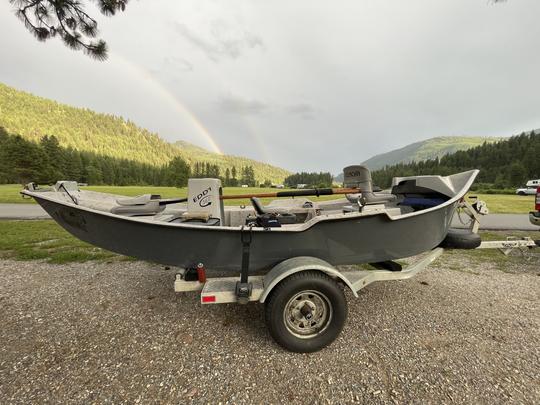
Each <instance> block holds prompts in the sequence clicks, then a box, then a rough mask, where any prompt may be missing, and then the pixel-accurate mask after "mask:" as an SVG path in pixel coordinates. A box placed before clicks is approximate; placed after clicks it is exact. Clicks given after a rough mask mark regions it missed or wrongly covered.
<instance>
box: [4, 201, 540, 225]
mask: <svg viewBox="0 0 540 405" xmlns="http://www.w3.org/2000/svg"><path fill="white" fill-rule="evenodd" d="M43 218H50V217H49V215H48V214H47V213H46V212H45V211H44V210H43V209H42V208H41V207H40V206H39V205H37V204H0V219H43ZM464 219H465V217H464ZM452 226H454V227H465V226H464V225H462V224H461V223H460V221H459V219H458V218H457V216H456V217H455V218H454V221H453V223H452ZM480 228H481V229H484V230H523V231H535V230H540V228H538V227H537V226H534V225H532V224H531V223H530V222H529V216H528V214H490V215H486V216H485V217H482V220H481V226H480Z"/></svg>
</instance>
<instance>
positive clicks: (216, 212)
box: [23, 165, 476, 228]
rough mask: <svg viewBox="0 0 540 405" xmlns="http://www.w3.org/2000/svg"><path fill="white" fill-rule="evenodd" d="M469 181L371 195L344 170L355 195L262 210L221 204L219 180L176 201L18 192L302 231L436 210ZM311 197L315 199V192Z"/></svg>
mask: <svg viewBox="0 0 540 405" xmlns="http://www.w3.org/2000/svg"><path fill="white" fill-rule="evenodd" d="M475 176H476V171H470V172H464V173H458V174H455V175H452V176H447V177H442V176H414V177H398V178H394V179H393V181H392V186H391V187H390V188H389V189H387V190H383V191H379V192H376V191H373V190H374V187H373V184H372V179H371V174H370V172H369V169H368V168H367V167H365V166H360V165H356V166H349V167H346V168H345V169H344V184H343V185H344V187H348V188H355V189H358V190H359V192H358V193H355V194H346V195H345V198H340V199H334V200H324V201H320V200H319V199H318V198H317V197H316V196H315V197H314V198H311V199H310V198H307V197H305V196H299V197H292V198H276V199H275V200H273V201H271V202H270V203H269V204H267V205H263V204H262V203H261V200H260V199H259V198H257V197H251V198H250V201H251V204H250V205H236V206H235V205H224V204H223V199H221V196H222V188H221V182H220V180H219V179H190V180H189V183H188V197H187V199H181V200H180V199H176V200H174V199H163V198H161V196H159V195H155V194H145V195H140V196H137V197H126V196H119V195H113V194H106V193H100V192H95V191H89V190H82V189H80V188H79V186H78V184H77V183H76V182H72V181H59V182H57V183H56V184H55V185H54V186H53V188H52V189H48V190H43V189H38V188H37V187H36V186H35V185H34V184H33V183H31V184H30V185H28V186H27V190H26V191H27V192H23V193H24V194H27V195H32V194H34V193H35V194H38V193H39V194H41V193H46V194H47V196H46V198H48V199H53V200H56V201H59V202H67V203H71V204H75V205H78V206H80V207H82V208H89V209H92V210H97V211H101V212H106V213H109V214H114V215H119V216H124V217H130V218H131V219H133V220H138V219H141V220H145V221H147V220H151V221H157V222H162V223H174V224H189V225H202V226H218V227H223V226H225V227H241V226H246V225H247V226H253V227H263V228H270V227H287V228H293V227H300V226H301V227H302V228H303V227H305V226H306V225H308V224H310V223H311V222H317V221H319V220H324V219H326V218H339V217H346V216H350V215H352V214H354V215H355V216H363V215H374V214H380V213H386V214H387V215H388V216H389V217H390V218H393V219H397V218H399V217H400V216H402V215H405V214H411V213H415V212H419V211H423V210H426V209H430V208H433V207H437V206H439V205H441V204H444V203H445V202H447V201H449V200H450V199H453V198H455V197H457V196H460V197H461V196H463V195H464V194H465V192H466V191H467V190H468V188H469V186H470V183H472V181H473V180H474V177H475ZM313 194H314V195H316V194H317V192H316V190H314V193H313ZM42 195H43V194H42ZM186 200H187V201H186ZM178 201H182V202H178Z"/></svg>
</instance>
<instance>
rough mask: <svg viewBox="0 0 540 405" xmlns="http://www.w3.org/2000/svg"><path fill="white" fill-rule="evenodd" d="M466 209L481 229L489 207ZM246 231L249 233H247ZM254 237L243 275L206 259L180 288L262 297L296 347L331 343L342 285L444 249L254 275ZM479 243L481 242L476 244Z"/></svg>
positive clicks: (392, 271)
mask: <svg viewBox="0 0 540 405" xmlns="http://www.w3.org/2000/svg"><path fill="white" fill-rule="evenodd" d="M460 208H461V210H462V212H464V213H465V214H467V215H468V216H469V217H470V218H471V222H470V227H469V230H470V232H471V233H472V234H475V233H477V232H478V228H479V218H480V216H481V215H485V214H487V212H488V210H487V207H485V204H483V203H482V202H481V201H475V202H474V203H473V204H471V203H469V202H466V201H462V202H461V203H460ZM246 234H247V233H246ZM249 244H250V238H249V237H247V238H246V237H243V238H242V246H243V250H242V254H243V260H242V269H241V274H240V277H238V276H236V277H212V278H207V277H206V270H205V268H204V264H202V263H200V264H199V265H198V266H197V268H195V269H180V271H179V272H178V273H177V274H176V278H175V281H174V291H175V292H178V293H180V292H190V291H192V292H195V291H196V292H200V300H201V301H200V302H201V304H205V305H206V304H228V303H239V304H246V303H248V302H259V303H262V304H264V305H265V321H266V325H267V327H268V329H269V332H270V334H271V336H272V337H273V338H274V340H275V341H276V342H277V343H279V344H280V345H281V346H283V347H284V348H286V349H288V350H290V351H294V352H314V351H317V350H320V349H322V348H323V347H325V346H327V345H328V344H330V343H332V342H333V341H334V340H335V339H336V338H337V336H338V335H339V333H340V332H341V330H342V328H343V326H344V324H345V320H346V318H347V301H346V299H345V295H344V292H343V289H344V288H343V287H345V288H349V289H350V291H351V292H352V294H353V295H354V296H355V297H358V292H359V291H360V290H361V289H362V288H364V287H366V286H368V285H369V284H371V283H374V282H377V281H390V280H406V279H409V278H412V277H414V276H415V275H416V274H418V273H419V272H420V271H422V270H424V269H425V268H426V267H428V266H429V265H430V264H431V263H433V262H434V261H435V260H436V259H437V258H438V257H440V256H441V255H442V254H443V252H444V250H445V248H443V247H436V248H435V249H433V250H431V251H428V252H425V253H423V254H422V255H420V256H418V257H417V259H416V260H415V261H414V262H413V263H410V264H409V265H407V266H406V267H405V268H402V266H401V265H400V264H398V263H396V262H383V263H371V265H372V266H373V267H375V268H376V269H374V270H345V271H340V270H338V269H337V268H336V267H334V266H332V265H331V264H330V263H328V262H326V261H324V260H321V259H319V258H316V257H308V256H302V257H293V258H290V259H287V260H285V261H283V262H280V263H278V264H277V265H276V266H274V267H273V268H272V269H271V270H270V271H269V272H268V273H266V274H265V275H249V276H248V269H249ZM476 246H478V245H476ZM538 246H540V241H534V240H532V239H531V238H528V237H527V238H512V237H509V238H507V240H502V241H485V242H482V243H480V244H479V246H478V247H476V249H500V250H501V251H502V252H503V253H504V254H505V255H508V254H509V253H510V251H512V250H513V249H516V248H533V247H538Z"/></svg>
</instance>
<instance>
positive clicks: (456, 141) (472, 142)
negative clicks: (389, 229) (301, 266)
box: [362, 136, 502, 170]
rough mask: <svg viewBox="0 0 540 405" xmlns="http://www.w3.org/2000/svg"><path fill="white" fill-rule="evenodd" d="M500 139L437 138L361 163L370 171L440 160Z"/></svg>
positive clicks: (476, 137)
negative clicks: (388, 166)
mask: <svg viewBox="0 0 540 405" xmlns="http://www.w3.org/2000/svg"><path fill="white" fill-rule="evenodd" d="M501 139H502V138H495V137H480V136H439V137H436V138H430V139H426V140H424V141H420V142H415V143H411V144H410V145H407V146H404V147H403V148H399V149H395V150H392V151H390V152H386V153H381V154H379V155H375V156H373V157H371V158H369V159H368V160H366V161H365V162H362V164H363V165H366V166H368V167H369V168H370V169H371V170H378V169H382V168H383V167H384V166H387V165H395V164H397V163H409V162H413V161H415V162H419V161H422V160H428V159H435V158H436V157H439V158H441V157H443V156H444V155H448V154H451V153H454V152H457V151H458V150H467V149H470V148H474V147H475V146H479V145H482V144H483V143H484V142H488V143H491V142H497V141H499V140H501Z"/></svg>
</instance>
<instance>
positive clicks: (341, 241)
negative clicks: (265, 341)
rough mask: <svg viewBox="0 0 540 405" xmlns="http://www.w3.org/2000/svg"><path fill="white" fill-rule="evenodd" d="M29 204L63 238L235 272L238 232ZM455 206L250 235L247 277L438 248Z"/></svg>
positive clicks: (176, 263) (152, 258)
mask: <svg viewBox="0 0 540 405" xmlns="http://www.w3.org/2000/svg"><path fill="white" fill-rule="evenodd" d="M32 196H33V197H34V198H35V199H36V201H37V202H38V203H39V204H40V205H41V206H42V207H43V208H44V209H45V210H46V211H47V212H48V213H49V214H50V215H51V217H52V218H53V219H54V220H55V221H56V222H58V223H59V224H60V225H61V226H62V227H63V228H64V229H66V230H67V231H68V232H69V233H71V234H73V235H74V236H76V237H77V238H79V239H81V240H83V241H85V242H88V243H90V244H92V245H95V246H98V247H101V248H103V249H107V250H110V251H113V252H116V253H120V254H123V255H127V256H132V257H136V258H138V259H142V260H148V261H152V262H156V263H161V264H165V265H172V266H180V267H185V268H187V267H194V266H195V265H196V264H197V263H199V262H202V263H204V265H205V266H206V268H208V269H215V270H226V271H235V272H237V271H239V270H240V267H241V257H242V240H241V234H242V232H243V233H244V236H247V235H246V234H247V233H250V232H249V231H248V230H244V231H241V230H240V229H232V228H226V227H223V228H220V227H215V228H213V229H209V228H208V227H201V228H197V227H182V226H173V225H167V224H162V223H159V222H150V221H148V222H145V221H134V220H133V219H131V218H126V217H121V216H116V215H107V214H104V213H100V212H97V211H93V210H85V209H81V208H79V207H77V206H73V205H70V204H64V203H62V202H59V201H54V200H51V199H47V198H41V196H40V195H39V194H32ZM456 205H457V201H454V202H451V203H450V204H444V205H442V206H440V207H439V208H437V209H435V210H427V211H426V212H425V213H422V214H421V215H414V216H405V217H403V218H400V219H391V218H389V217H388V216H387V215H385V214H384V213H380V214H375V215H369V216H361V217H358V216H353V217H343V218H338V219H330V220H325V221H320V222H318V223H316V224H314V225H313V226H311V227H309V228H307V229H305V230H301V231H295V232H283V231H279V230H275V229H272V228H270V230H262V229H254V230H253V231H252V232H251V237H252V243H251V253H250V266H249V267H250V271H251V272H254V271H260V270H265V269H270V268H271V267H273V266H274V265H276V264H277V263H279V262H281V261H283V260H285V259H288V258H292V257H297V256H312V257H317V258H320V259H322V260H325V261H327V262H328V263H330V264H333V265H342V264H359V263H372V262H381V261H386V260H395V259H399V258H403V257H409V256H412V255H416V254H419V253H422V252H425V251H428V250H430V249H433V248H434V247H436V246H438V245H439V244H440V243H441V242H442V240H443V239H444V238H445V236H446V234H447V233H448V229H449V227H450V222H451V220H452V216H453V215H454V212H455V209H456Z"/></svg>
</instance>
